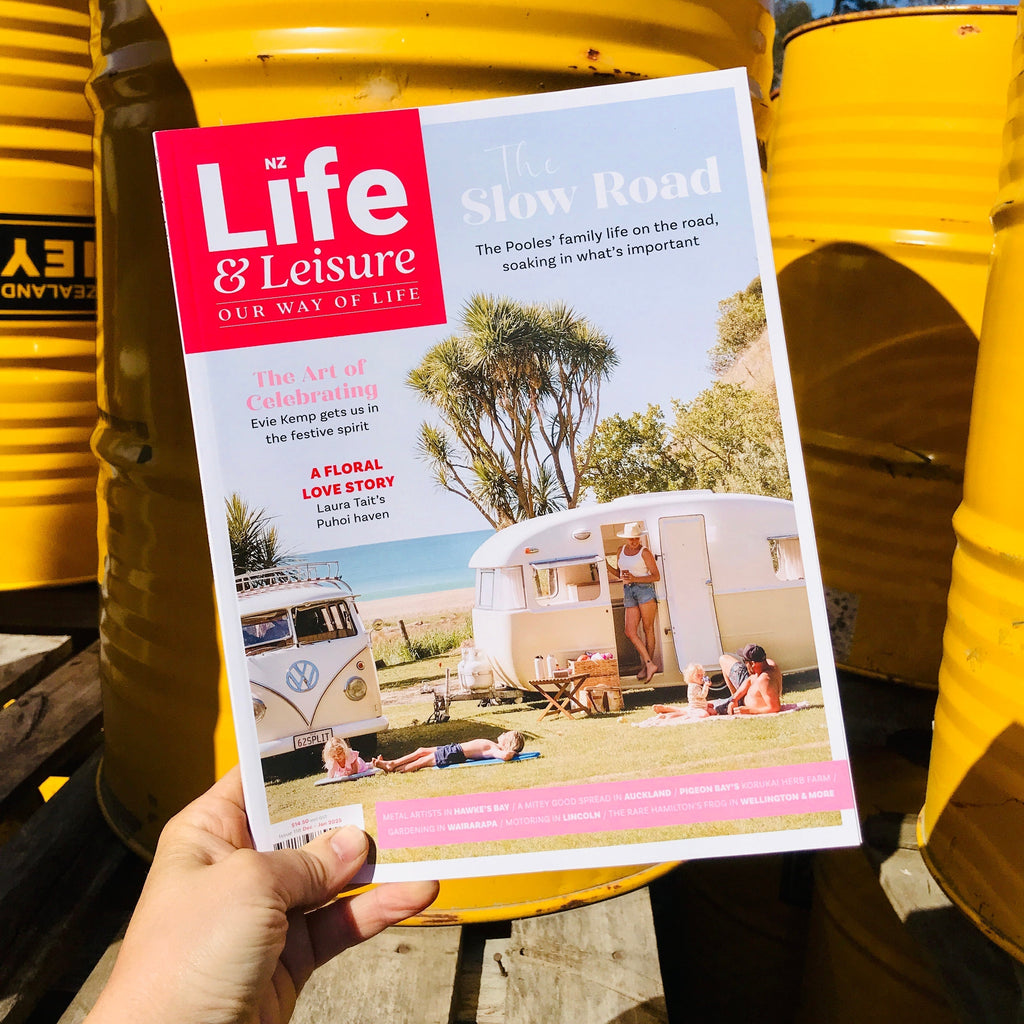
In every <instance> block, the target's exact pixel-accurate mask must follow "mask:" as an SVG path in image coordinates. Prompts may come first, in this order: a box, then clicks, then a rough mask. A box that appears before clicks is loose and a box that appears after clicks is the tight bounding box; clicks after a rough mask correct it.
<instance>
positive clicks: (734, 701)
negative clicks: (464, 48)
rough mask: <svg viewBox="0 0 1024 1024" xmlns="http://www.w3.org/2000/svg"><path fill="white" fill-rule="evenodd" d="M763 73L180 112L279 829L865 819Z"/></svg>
mask: <svg viewBox="0 0 1024 1024" xmlns="http://www.w3.org/2000/svg"><path fill="white" fill-rule="evenodd" d="M746 90H747V81H746V76H745V74H744V73H743V72H742V71H727V72H714V73H711V74H707V75H693V76H687V77H683V78H676V79H664V80H658V81H649V82H638V83H633V84H628V85H613V86H601V87H596V88H587V89H580V90H578V91H574V92H564V93H556V94H551V95H542V96H530V97H511V98H507V99H498V100H486V101H480V102H476V103H466V104H457V105H451V106H439V107H430V108H423V109H420V110H395V111H385V112H378V113H366V114H355V115H345V116H338V117H325V118H311V119H300V120H293V121H284V122H276V123H271V124H246V125H235V126H220V127H211V128H199V129H194V130H186V131H173V132H163V133H159V134H158V135H157V143H156V144H157V155H158V162H159V168H160V179H161V187H162V191H163V201H164V209H165V215H166V220H167V229H168V237H169V243H170V252H171V260H172V266H173V272H174V278H175V288H176V293H177V300H178V308H179V316H180V321H181V329H182V338H183V343H184V349H185V360H186V367H187V374H188V381H189V390H190V397H191V402H192V415H193V421H194V425H195V433H196V439H197V446H198V451H199V463H200V472H201V478H202V486H203V496H204V501H205V505H206V510H207V523H208V529H209V535H210V546H211V550H212V555H213V563H214V573H215V579H216V587H217V600H218V605H219V610H220V616H221V622H220V627H221V634H222V636H223V641H224V656H225V661H226V664H227V669H228V676H229V681H230V686H231V692H232V710H233V713H234V717H235V724H236V731H237V734H238V746H239V753H240V759H241V762H242V766H243V776H244V781H245V792H246V800H247V806H248V811H249V817H250V821H251V826H252V829H253V834H254V836H255V839H256V842H257V845H258V846H259V847H261V848H267V849H269V848H273V847H281V846H297V845H301V844H302V843H304V842H306V841H308V840H309V839H310V838H311V837H313V836H315V835H317V834H319V833H320V832H322V831H324V830H326V829H329V828H333V827H336V826H339V825H342V824H347V823H355V824H357V825H360V826H361V827H363V828H365V829H366V830H367V831H368V832H369V833H370V834H371V835H372V836H373V837H374V839H375V843H376V862H375V864H374V866H373V868H372V869H370V873H371V874H372V877H373V878H374V879H375V880H390V879H400V878H415V877H441V878H444V877H466V876H474V875H487V874H498V873H510V872H529V871H541V870H552V869H566V868H572V867H588V866H589V867H599V866H613V865H630V864H642V863H652V862H657V861H664V860H673V859H683V858H690V857H700V856H722V855H727V854H730V853H751V852H758V851H773V850H786V849H794V848H801V847H814V846H838V845H848V844H854V843H856V842H858V841H859V834H858V825H857V816H856V811H855V807H854V800H853V793H852V787H851V781H850V771H849V765H848V757H847V751H846V747H845V738H844V734H843V728H842V719H841V714H840V708H839V702H838V696H837V687H836V679H835V670H834V667H833V664H832V661H831V650H830V646H829V639H828V629H827V624H826V619H825V606H824V600H823V597H822V591H821V582H820V577H819V570H818V565H817V559H816V554H815V548H814V540H813V535H812V533H811V519H810V510H809V507H808V501H807V493H806V486H805V483H804V476H803V469H802V465H801V463H800V446H799V438H798V435H797V430H796V421H795V416H794V411H793V399H792V393H791V387H790V381H789V377H788V367H787V362H786V356H785V349H784V341H783V336H782V329H781V321H780V316H779V309H778V299H777V295H776V290H775V283H774V274H773V268H772V257H771V251H770V243H769V236H768V227H767V220H766V216H765V210H764V198H763V192H762V183H761V171H760V167H759V164H758V156H757V141H756V138H755V136H754V128H753V122H752V118H751V115H750V107H749V97H748V95H747V92H746Z"/></svg>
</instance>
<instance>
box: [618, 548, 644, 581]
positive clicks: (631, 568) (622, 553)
mask: <svg viewBox="0 0 1024 1024" xmlns="http://www.w3.org/2000/svg"><path fill="white" fill-rule="evenodd" d="M645 550H646V548H640V550H639V551H638V552H637V553H636V554H635V555H627V554H626V548H625V546H623V547H621V548H619V574H620V575H621V574H622V573H623V572H631V573H632V574H633V575H634V576H650V575H651V570H650V569H648V568H647V563H646V562H645V561H644V551H645Z"/></svg>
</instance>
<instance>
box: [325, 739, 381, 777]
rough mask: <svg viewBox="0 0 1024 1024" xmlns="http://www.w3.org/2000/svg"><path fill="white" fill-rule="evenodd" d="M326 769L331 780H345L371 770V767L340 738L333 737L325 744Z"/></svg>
mask: <svg viewBox="0 0 1024 1024" xmlns="http://www.w3.org/2000/svg"><path fill="white" fill-rule="evenodd" d="M324 767H325V768H326V769H327V778H329V779H343V778H346V777H347V776H349V775H360V774H362V773H363V772H368V771H369V770H370V765H368V764H367V763H366V762H365V761H364V760H363V759H362V758H361V757H360V756H359V754H358V753H357V752H356V751H355V750H353V749H352V748H351V747H350V746H349V745H348V744H347V743H346V742H345V741H344V740H343V739H342V738H341V737H340V736H332V737H331V738H330V739H329V740H328V741H327V742H326V743H325V744H324Z"/></svg>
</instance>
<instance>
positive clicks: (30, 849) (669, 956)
mask: <svg viewBox="0 0 1024 1024" xmlns="http://www.w3.org/2000/svg"><path fill="white" fill-rule="evenodd" d="M88 639H89V638H88V636H85V637H83V634H82V632H81V631H78V632H77V633H76V636H75V640H74V642H72V641H71V640H70V639H69V638H68V637H49V638H39V637H20V636H19V637H11V636H2V635H0V695H2V698H3V699H2V701H0V703H2V704H3V705H6V707H5V709H4V711H3V712H0V750H2V751H3V757H2V758H0V844H2V845H0V944H2V945H0V948H2V949H3V954H2V956H0V1024H79V1022H81V1021H82V1020H83V1019H84V1017H85V1016H86V1014H87V1013H88V1011H89V1008H90V1007H91V1006H92V1005H93V1003H94V1001H95V999H96V996H97V995H98V993H99V991H100V990H101V989H102V987H103V984H104V982H105V980H106V978H107V977H108V976H109V972H110V969H111V968H112V966H113V962H114V958H115V957H116V952H117V947H118V941H119V936H120V935H121V934H123V928H124V927H125V925H126V923H127V920H128V917H129V915H130V913H131V908H132V907H133V906H134V903H135V900H136V899H137V896H138V893H139V891H140V889H141V886H142V883H143V881H144V877H145V870H146V869H145V865H144V864H142V863H141V862H140V861H139V860H138V859H137V858H136V857H135V855H134V854H131V853H129V852H128V851H127V850H126V849H125V847H123V846H122V844H121V843H120V841H119V840H118V839H117V838H116V837H115V836H114V834H113V833H112V832H111V830H110V829H109V828H108V826H107V825H106V823H105V822H104V820H103V818H102V816H101V814H100V812H99V809H98V807H97V804H96V799H95V779H96V773H97V770H98V765H99V758H100V756H101V741H102V737H101V731H100V722H101V717H100V693H99V681H98V652H97V649H96V646H95V644H92V645H90V646H84V647H83V646H82V644H83V640H88ZM844 700H845V701H846V706H847V709H848V724H849V728H850V732H851V735H853V736H855V737H859V738H860V740H861V741H864V740H869V741H870V742H872V743H876V744H882V743H887V742H891V740H892V738H893V736H895V735H904V734H908V735H909V734H912V733H915V732H920V730H921V725H922V722H923V723H925V724H927V721H928V718H929V711H928V708H927V707H924V706H922V708H921V709H916V710H915V709H913V708H912V707H911V704H912V702H908V699H907V695H905V694H899V693H897V692H896V691H893V690H892V689H891V688H889V687H885V686H875V685H874V684H870V683H865V682H856V681H854V682H849V681H847V683H846V689H845V690H844ZM52 775H67V776H69V777H70V779H69V781H68V782H67V784H66V785H64V786H63V788H61V789H60V790H59V791H58V792H57V793H56V795H54V796H53V797H52V799H50V800H49V801H48V802H46V803H45V804H44V803H43V801H42V798H41V797H40V796H39V794H38V789H37V787H38V785H39V784H40V783H41V782H42V781H43V780H44V779H45V778H47V777H48V776H52ZM866 838H867V839H868V840H869V842H868V844H867V845H866V847H865V852H866V853H868V854H869V856H870V857H871V858H872V860H873V863H875V864H876V865H877V868H878V872H879V877H880V883H881V885H882V887H883V889H884V890H885V892H886V894H887V895H888V896H889V899H890V902H891V903H892V905H893V906H894V907H895V908H896V910H897V912H898V913H899V915H900V917H901V919H902V920H903V921H904V922H905V925H906V928H907V930H908V932H909V933H910V934H911V935H913V936H914V937H915V938H916V939H917V940H918V943H919V948H920V949H921V950H922V951H923V953H924V954H925V955H926V956H927V957H929V958H930V959H931V960H932V962H933V963H934V965H935V966H936V967H937V969H938V971H939V972H940V974H941V975H942V977H943V980H944V981H945V982H946V984H947V985H948V987H949V991H950V1001H951V1003H952V1005H953V1006H954V1007H955V1009H956V1011H957V1014H958V1016H959V1017H960V1019H961V1020H963V1021H964V1024H975V1022H978V1024H990V1022H991V1024H1003V1022H1004V1021H1007V1020H1012V1019H1017V1015H1018V1014H1019V1013H1020V1011H1021V997H1020V987H1019V966H1018V965H1015V964H1014V963H1013V962H1012V961H1011V960H1010V958H1009V957H1007V956H1006V955H1005V954H1003V953H1002V952H1001V951H999V950H998V949H996V948H995V947H994V946H992V944H991V943H989V942H988V941H987V940H986V939H984V937H983V936H982V935H981V933H980V932H979V931H978V930H977V929H975V928H974V927H973V925H971V924H970V923H969V922H967V920H966V919H965V918H963V917H962V915H960V914H959V912H957V911H955V910H954V909H953V908H952V907H951V906H950V905H949V904H948V901H946V900H945V897H943V896H942V894H941V893H940V892H939V891H938V889H937V887H936V886H935V885H934V883H933V882H932V881H931V879H930V876H928V875H927V872H926V871H925V870H924V868H923V865H922V864H921V863H920V857H919V856H918V855H917V853H916V850H915V849H914V845H913V837H912V830H910V829H909V828H908V821H905V820H903V819H902V818H898V820H896V819H892V820H877V821H875V822H874V823H873V824H872V823H871V822H869V827H868V829H867V835H866ZM788 858H789V862H788V864H786V865H784V867H785V870H784V871H783V872H782V876H783V884H782V885H781V887H779V892H778V893H775V892H768V891H760V892H758V893H753V892H752V891H751V887H750V882H751V880H752V879H754V878H755V877H756V874H755V873H753V872H752V871H751V867H752V865H753V863H754V862H755V861H756V860H757V858H743V859H742V860H739V861H729V862H719V863H718V864H717V865H716V864H715V863H714V862H697V863H694V864H689V865H684V866H683V867H681V868H680V869H679V870H677V871H675V872H672V873H670V874H668V875H666V876H665V877H664V878H662V879H659V880H658V881H657V882H655V883H653V884H652V885H651V887H650V889H643V890H640V891H638V892H635V893H631V894H628V895H626V896H622V897H618V898H616V899H614V900H609V901H607V902H604V903H598V904H594V905H592V906H587V907H581V908H576V909H572V910H567V911H564V912H562V913H559V914H553V915H549V916H547V917H539V918H532V919H524V920H517V921H511V922H504V923H497V924H472V925H465V926H463V927H459V926H450V927H439V928H392V929H389V930H388V931H387V932H385V933H384V934H382V935H380V936H378V937H377V938H375V939H373V940H371V941H370V942H367V943H364V944H362V945H360V946H358V947H356V948H355V949H352V950H349V951H347V952H346V953H345V954H343V955H342V956H341V957H339V958H338V959H337V960H335V961H334V962H333V963H332V964H329V965H327V966H326V967H324V968H322V969H321V970H320V971H318V972H317V973H316V974H315V975H314V977H313V979H312V980H311V981H310V983H309V985H308V986H307V987H306V989H305V990H304V992H303V994H302V997H301V1000H300V1003H299V1006H298V1009H297V1012H296V1015H295V1017H294V1018H293V1019H294V1020H295V1021H296V1024H313V1022H314V1021H316V1022H319V1021H323V1020H330V1021H331V1022H332V1024H349V1022H351V1024H375V1022H381V1024H383V1022H385V1021H386V1022H387V1024H402V1022H405V1021H408V1022H410V1024H413V1022H415V1024H428V1022H433V1021H437V1022H443V1024H453V1022H454V1024H474V1022H475V1024H520V1022H523V1024H526V1022H529V1024H533V1022H537V1021H544V1022H545V1024H548V1022H550V1024H561V1022H565V1024H584V1022H585V1024H590V1022H606V1021H607V1022H611V1021H614V1022H616V1024H661V1022H665V1021H669V1020H671V1021H672V1022H673V1024H689V1022H691V1021H693V1022H697V1021H700V1022H704V1021H706V1020H715V1021H717V1022H719V1024H732V1022H734V1021H735V1022H737V1024H738V1022H741V1021H742V1022H744V1024H745V1022H747V1021H750V1020H758V1021H759V1022H760V1024H788V1022H789V1021H791V1020H792V1019H793V1015H794V1012H795V1011H796V1006H797V1004H798V1000H799V991H800V988H801V984H802V983H803V979H802V957H803V950H802V947H801V945H800V944H801V942H803V941H804V936H805V933H806V919H805V916H804V915H805V910H804V909H802V908H804V906H805V904H806V903H807V902H809V899H810V889H809V882H808V879H809V877H810V876H809V872H808V871H807V865H808V864H809V862H810V859H811V855H788ZM778 867H779V865H778V864H774V865H773V866H772V868H771V870H772V872H773V873H775V872H776V871H777V868H778ZM794 869H796V870H795V875H794ZM716 872H717V876H716V877H718V878H719V879H720V880H722V881H719V882H716V883H715V884H714V885H713V886H706V887H705V888H707V889H708V891H709V892H711V893H712V894H713V895H715V896H716V897H717V896H718V895H719V894H720V892H723V891H724V892H733V891H735V892H736V893H737V901H736V902H735V903H734V904H732V905H730V904H729V901H728V899H726V901H725V903H724V906H725V908H726V910H725V914H724V916H725V917H727V918H728V917H729V916H730V915H732V913H733V909H734V908H735V910H736V916H735V920H734V921H726V922H724V923H725V924H726V925H727V926H728V928H727V929H726V934H725V935H724V936H719V945H718V947H717V948H715V949H708V948H707V946H706V941H707V940H706V935H707V932H708V921H709V920H714V919H715V918H718V919H720V918H721V917H722V916H723V914H722V912H721V911H720V910H718V909H716V908H715V907H714V906H712V908H711V913H712V918H710V919H709V918H707V917H705V918H704V919H703V920H702V919H701V918H700V912H699V908H698V907H697V905H696V900H695V893H696V894H697V896H700V895H701V892H700V885H701V884H702V883H703V882H705V881H707V880H708V879H709V878H711V876H713V875H715V874H716ZM687 873H689V874H687ZM787 873H788V876H790V877H788V878H787ZM793 877H795V878H796V882H795V883H794V882H793V880H792V879H793ZM694 880H696V881H697V882H698V886H697V888H696V889H695V887H694V885H693V882H694ZM761 889H762V890H765V887H763V886H762V887H761ZM783 889H785V890H788V891H787V892H783V891H782V890H783ZM744 894H745V895H744ZM752 895H757V896H760V897H763V900H762V902H763V903H764V906H765V907H766V908H767V910H768V914H767V915H766V917H765V919H767V916H771V915H776V916H777V915H778V913H779V912H780V911H782V912H784V913H785V915H787V917H788V923H787V929H788V931H787V933H786V938H785V941H784V942H781V943H780V942H778V941H776V940H773V942H771V943H765V941H764V939H763V937H760V936H758V935H756V934H754V933H752V932H751V930H750V928H749V925H748V924H747V922H746V921H745V919H744V914H745V912H746V910H747V909H748V908H749V905H750V904H751V903H752V902H756V901H752V900H751V898H750V897H751V896H752ZM741 896H742V897H743V898H740V897H741ZM740 911H742V913H741V912H740ZM761 912H762V913H763V911H761ZM718 923H722V922H721V921H720V920H718V921H716V924H718ZM730 929H731V930H730ZM758 943H760V944H761V945H760V946H759V945H758ZM772 945H774V946H775V947H778V946H784V947H787V948H785V949H784V950H782V952H785V954H786V956H785V958H784V959H778V960H774V959H772V958H773V957H775V956H776V955H777V954H778V953H779V952H780V950H779V949H778V948H774V949H773V948H770V947H771V946H772ZM744 957H748V958H749V959H747V960H746V961H745V962H746V968H745V970H746V973H745V975H744V977H745V978H747V979H748V980H749V970H750V965H751V964H754V963H756V962H758V961H759V960H763V961H764V962H765V963H771V964H772V967H771V977H770V978H766V979H765V980H766V984H763V985H755V984H750V983H744V984H740V983H738V982H737V981H736V970H737V963H738V962H744ZM737 958H739V960H737ZM662 967H663V968H664V975H662V970H661V968H662ZM716 979H717V980H716ZM878 1019H879V1020H884V1019H886V1018H884V1017H883V1016H881V1015H880V1016H879V1017H878ZM1020 1019H1024V1016H1021V1017H1020Z"/></svg>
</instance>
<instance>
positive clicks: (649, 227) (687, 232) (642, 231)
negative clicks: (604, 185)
mask: <svg viewBox="0 0 1024 1024" xmlns="http://www.w3.org/2000/svg"><path fill="white" fill-rule="evenodd" d="M717 227H718V221H717V220H716V219H715V215H714V214H713V213H708V214H706V215H704V216H699V217H686V218H684V219H676V220H671V219H662V218H656V219H655V220H652V221H650V222H649V223H645V224H635V225H633V226H632V227H630V228H627V227H623V226H622V225H619V224H608V225H605V226H603V227H601V228H588V229H587V230H586V231H581V232H575V233H573V232H565V231H556V232H553V233H552V234H549V235H535V236H532V237H530V238H526V239H522V238H514V239H513V238H508V239H504V240H502V241H497V242H494V243H490V242H479V243H477V244H476V245H474V249H475V250H476V255H477V256H479V257H481V258H485V259H495V260H496V261H497V262H498V263H500V266H501V269H502V271H504V272H505V273H510V272H513V271H531V270H542V271H543V270H555V269H556V268H558V267H560V266H569V265H572V264H577V263H600V262H603V261H605V260H619V259H626V258H634V257H640V258H643V257H649V256H653V255H656V254H659V253H677V252H679V251H681V250H687V249H690V250H694V251H696V250H698V249H699V248H700V244H701V237H702V235H703V233H704V232H706V231H708V230H714V229H715V228H717Z"/></svg>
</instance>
